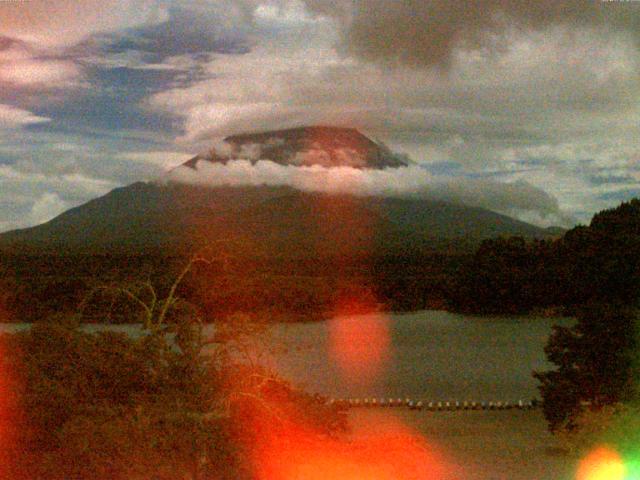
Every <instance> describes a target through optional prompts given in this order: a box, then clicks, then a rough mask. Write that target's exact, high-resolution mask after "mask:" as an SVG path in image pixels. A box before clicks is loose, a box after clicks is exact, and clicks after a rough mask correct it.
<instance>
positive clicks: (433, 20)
mask: <svg viewBox="0 0 640 480" xmlns="http://www.w3.org/2000/svg"><path fill="white" fill-rule="evenodd" d="M304 3H305V4H306V5H307V7H308V8H309V9H310V10H311V11H312V12H314V13H316V14H319V15H323V16H326V17H329V18H332V19H334V20H335V21H336V23H337V25H338V26H339V29H340V34H341V41H340V46H341V48H342V50H343V51H344V52H345V53H347V54H350V55H354V56H356V57H359V58H363V59H365V60H370V61H374V62H380V63H383V64H386V65H389V64H392V65H393V64H406V65H411V66H415V67H425V66H427V67H431V66H445V67H446V66H449V64H450V63H451V62H452V61H453V59H454V57H455V54H456V52H457V51H459V50H482V51H492V52H499V51H500V50H502V49H503V48H504V47H505V44H507V43H508V42H509V40H510V36H511V35H512V34H513V33H514V32H516V33H523V32H524V33H527V32H531V31H547V30H550V29H552V28H565V29H568V30H585V29H587V30H601V31H607V32H610V33H613V32H623V33H626V34H628V35H630V36H633V37H635V38H636V40H637V39H638V36H639V34H640V8H638V5H634V4H633V3H634V2H617V1H616V2H607V1H587V2H585V1H584V0H564V1H561V2H558V1H553V0H538V1H534V2H531V1H529V0H510V1H507V2H498V1H495V0H479V1H473V2H458V1H450V0H431V1H424V0H407V1H397V0H304Z"/></svg>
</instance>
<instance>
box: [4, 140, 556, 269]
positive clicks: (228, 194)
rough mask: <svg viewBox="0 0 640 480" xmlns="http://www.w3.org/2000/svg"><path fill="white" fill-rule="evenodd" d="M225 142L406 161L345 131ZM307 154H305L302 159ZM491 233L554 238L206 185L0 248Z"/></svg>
mask: <svg viewBox="0 0 640 480" xmlns="http://www.w3.org/2000/svg"><path fill="white" fill-rule="evenodd" d="M226 142H227V144H229V145H231V150H234V149H235V150H236V151H237V152H243V151H248V150H251V149H254V150H255V148H260V149H261V152H260V153H261V155H260V158H265V157H266V158H270V159H271V160H272V161H275V162H279V163H284V164H290V163H294V164H308V162H311V163H313V162H321V163H322V162H325V164H326V162H331V165H335V166H339V165H350V166H357V168H391V167H397V166H399V165H405V164H406V161H404V160H403V159H402V158H401V157H398V156H396V155H394V154H393V153H391V152H390V151H389V150H388V149H386V148H385V147H384V146H381V145H379V144H377V143H375V142H373V141H371V140H369V139H368V138H367V137H366V136H364V135H362V134H361V133H360V132H358V131H357V130H353V129H342V128H334V127H306V128H298V129H290V130H282V131H275V132H266V133H259V134H247V135H237V136H233V137H228V138H227V139H226ZM256 145H257V146H258V147H255V146H256ZM310 151H313V152H314V153H313V154H311V155H308V154H309V152H310ZM349 152H350V153H349ZM228 158H233V157H228ZM228 158H227V160H228ZM201 160H206V161H213V162H224V161H226V160H225V158H223V157H221V156H219V155H218V156H216V154H214V155H212V156H210V157H208V158H204V157H196V158H194V159H192V160H189V161H188V162H186V163H185V164H184V166H185V167H188V168H195V166H196V163H197V161H201ZM499 235H521V236H524V237H527V238H548V237H550V236H553V234H552V232H549V231H547V230H545V229H542V228H538V227H536V226H533V225H530V224H527V223H524V222H521V221H518V220H515V219H513V218H510V217H507V216H505V215H500V214H498V213H495V212H491V211H489V210H485V209H482V208H472V207H468V206H463V205H454V204H450V203H445V202H438V201H433V200H426V199H419V198H405V199H401V198H387V197H373V196H359V197H358V196H350V195H343V194H341V195H330V194H323V193H310V192H302V191H299V190H295V189H293V188H290V187H274V186H242V187H216V188H213V187H205V186H193V185H186V184H180V183H174V182H169V183H164V184H162V183H143V182H138V183H134V184H132V185H129V186H127V187H123V188H117V189H115V190H113V191H111V192H109V193H108V194H106V195H104V196H102V197H100V198H96V199H94V200H91V201H89V202H87V203H85V204H84V205H80V206H79V207H76V208H72V209H70V210H68V211H66V212H64V213H62V214H61V215H59V216H58V217H56V218H54V219H53V220H51V221H49V222H47V223H44V224H42V225H38V226H35V227H31V228H26V229H22V230H15V231H12V232H7V233H4V234H0V248H2V249H4V250H7V249H9V250H12V251H43V250H44V251H71V252H75V251H82V252H139V251H150V250H162V251H175V250H183V249H192V248H197V247H199V246H202V245H206V244H211V243H213V242H217V241H220V240H224V241H225V243H226V244H227V245H228V248H227V249H228V250H233V251H234V252H235V253H237V254H238V255H256V256H268V257H305V256H306V257H319V256H333V255H374V254H378V253H381V254H388V253H391V254H404V253H415V252H433V251H434V250H441V249H444V248H446V249H449V250H451V249H453V250H458V251H459V250H467V249H468V248H471V247H473V246H475V245H476V244H477V243H479V242H480V241H481V240H483V239H485V238H489V237H495V236H499Z"/></svg>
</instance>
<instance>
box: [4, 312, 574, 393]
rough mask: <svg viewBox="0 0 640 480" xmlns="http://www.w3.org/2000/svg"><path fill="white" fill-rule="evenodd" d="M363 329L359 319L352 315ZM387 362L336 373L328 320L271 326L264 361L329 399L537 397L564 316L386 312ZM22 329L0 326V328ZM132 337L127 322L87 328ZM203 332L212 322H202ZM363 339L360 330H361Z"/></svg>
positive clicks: (132, 328) (134, 329) (133, 329)
mask: <svg viewBox="0 0 640 480" xmlns="http://www.w3.org/2000/svg"><path fill="white" fill-rule="evenodd" d="M360 318H361V319H362V323H363V328H366V325H367V323H368V322H367V318H368V317H367V316H362V317H360ZM385 319H386V320H385V321H386V325H387V328H388V332H389V335H390V340H391V341H390V344H389V351H388V355H387V361H386V362H385V363H384V364H383V368H382V369H381V370H380V374H379V375H378V377H377V378H376V379H375V380H374V381H372V382H368V383H367V384H364V383H359V382H354V381H353V379H347V378H344V377H343V376H342V374H341V371H340V369H339V368H338V365H337V364H336V362H335V359H334V358H333V357H332V355H331V348H330V347H331V344H330V339H331V334H330V331H331V328H332V325H333V322H334V321H328V322H314V323H294V324H276V325H274V326H273V327H272V328H271V332H270V334H269V344H270V345H271V346H273V347H274V349H273V350H274V352H273V353H271V358H270V360H269V363H270V364H271V365H272V366H274V367H276V368H277V370H278V371H279V372H280V373H281V374H282V375H283V376H284V377H286V378H288V379H290V380H291V381H292V382H293V383H295V384H296V385H299V386H303V387H306V388H307V389H308V390H309V391H312V392H319V393H322V394H325V395H329V396H336V397H343V396H344V397H347V396H365V395H369V396H385V397H389V396H392V397H407V396H408V397H412V398H423V399H427V400H428V399H434V400H479V401H482V400H487V401H489V400H517V399H519V398H523V399H529V398H532V397H534V396H538V392H537V389H536V381H535V380H534V379H533V378H532V377H531V372H532V370H536V369H547V368H549V367H550V365H549V364H548V363H547V362H546V360H545V356H544V351H543V348H544V345H545V343H546V341H547V338H548V336H549V334H550V332H551V327H552V325H553V324H562V325H570V324H571V322H572V320H570V319H566V318H551V319H550V318H532V317H517V318H513V317H474V316H465V315H458V314H452V313H447V312H442V311H422V312H416V313H409V314H388V315H386V317H385ZM22 328H28V326H26V325H0V332H1V331H15V330H17V329H22ZM85 328H86V329H87V330H90V331H95V330H102V329H105V328H108V329H111V330H120V331H126V332H129V333H133V334H135V333H136V332H139V328H138V327H136V326H131V325H118V326H106V325H88V326H86V327H85ZM207 328H208V329H209V330H211V329H212V328H213V327H212V326H209V327H207ZM364 336H365V337H366V335H364ZM358 340H359V339H358V338H357V337H354V338H353V342H358Z"/></svg>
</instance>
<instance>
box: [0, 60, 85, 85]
mask: <svg viewBox="0 0 640 480" xmlns="http://www.w3.org/2000/svg"><path fill="white" fill-rule="evenodd" d="M82 77H83V74H82V70H81V69H80V67H79V66H78V65H76V64H75V63H73V62H69V61H61V60H39V59H35V58H30V59H23V60H15V61H9V60H5V61H0V82H4V83H8V84H10V85H11V86H18V87H28V88H30V87H37V88H45V89H53V88H62V87H64V88H69V87H75V86H78V85H80V80H81V79H82Z"/></svg>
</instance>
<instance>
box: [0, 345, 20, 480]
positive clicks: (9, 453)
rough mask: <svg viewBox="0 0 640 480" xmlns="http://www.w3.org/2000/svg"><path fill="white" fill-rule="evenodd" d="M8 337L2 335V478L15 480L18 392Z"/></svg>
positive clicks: (0, 458)
mask: <svg viewBox="0 0 640 480" xmlns="http://www.w3.org/2000/svg"><path fill="white" fill-rule="evenodd" d="M6 342H7V337H6V336H5V335H3V334H0V478H15V472H14V469H13V468H12V465H13V463H14V459H15V448H16V446H17V445H16V437H17V431H16V429H17V428H18V422H17V420H18V418H17V414H18V408H19V405H20V402H19V401H18V390H17V384H16V379H15V378H14V375H13V372H12V371H11V369H10V367H9V362H8V357H7V355H8V351H7V350H8V349H7V348H6Z"/></svg>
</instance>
